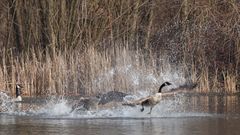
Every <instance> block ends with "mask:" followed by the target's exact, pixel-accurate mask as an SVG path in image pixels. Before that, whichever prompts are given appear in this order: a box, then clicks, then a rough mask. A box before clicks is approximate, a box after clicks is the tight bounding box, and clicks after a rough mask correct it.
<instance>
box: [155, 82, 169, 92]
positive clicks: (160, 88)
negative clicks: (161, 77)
mask: <svg viewBox="0 0 240 135" xmlns="http://www.w3.org/2000/svg"><path fill="white" fill-rule="evenodd" d="M169 85H172V84H171V83H170V82H164V83H163V84H162V85H161V86H160V87H159V90H158V93H161V92H162V88H163V87H165V86H169Z"/></svg>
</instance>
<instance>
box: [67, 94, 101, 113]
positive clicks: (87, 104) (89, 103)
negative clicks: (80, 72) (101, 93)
mask: <svg viewBox="0 0 240 135" xmlns="http://www.w3.org/2000/svg"><path fill="white" fill-rule="evenodd" d="M74 102H75V103H73V106H72V110H71V111H70V113H72V112H73V111H78V110H82V111H85V110H90V109H97V108H98V102H99V99H98V98H96V97H81V98H80V99H79V100H76V101H74Z"/></svg>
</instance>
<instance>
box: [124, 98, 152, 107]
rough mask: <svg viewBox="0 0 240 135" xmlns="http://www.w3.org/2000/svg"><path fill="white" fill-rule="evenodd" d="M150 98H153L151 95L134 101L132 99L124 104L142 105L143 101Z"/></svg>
mask: <svg viewBox="0 0 240 135" xmlns="http://www.w3.org/2000/svg"><path fill="white" fill-rule="evenodd" d="M149 98H151V96H148V97H144V98H140V99H138V100H134V101H130V102H125V103H123V104H122V105H128V106H136V105H141V104H142V103H143V102H147V101H148V99H149Z"/></svg>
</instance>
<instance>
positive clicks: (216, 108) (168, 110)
mask: <svg viewBox="0 0 240 135" xmlns="http://www.w3.org/2000/svg"><path fill="white" fill-rule="evenodd" d="M179 99H181V101H178V100H179ZM239 99H240V98H239V97H237V96H227V97H226V96H212V97H211V96H195V97H184V98H183V97H180V98H176V99H173V100H174V102H169V101H164V102H162V103H160V105H158V106H157V107H156V108H154V109H153V114H152V115H147V114H146V113H147V112H143V113H141V112H140V111H139V107H138V108H137V109H132V108H121V109H120V110H117V109H116V110H104V111H97V112H95V113H93V114H91V115H89V114H88V113H87V114H85V116H90V117H83V115H82V114H78V115H69V114H64V115H62V114H60V115H59V114H58V113H57V112H59V111H61V110H64V109H63V107H64V105H65V104H56V105H55V106H50V107H49V110H48V111H47V112H50V113H51V114H52V113H56V114H55V115H51V116H48V115H44V114H41V115H39V114H37V113H36V114H34V113H33V114H30V115H29V114H26V113H0V135H35V134H36V135H58V134H60V135H68V134H74V135H240V113H239V112H240V102H239V101H240V100H239ZM56 108H58V109H59V110H58V109H57V110H55V111H50V110H54V109H56ZM46 110H47V109H46ZM134 111H135V112H134ZM106 112H107V113H106ZM113 114H116V115H113ZM95 115H96V116H97V117H95Z"/></svg>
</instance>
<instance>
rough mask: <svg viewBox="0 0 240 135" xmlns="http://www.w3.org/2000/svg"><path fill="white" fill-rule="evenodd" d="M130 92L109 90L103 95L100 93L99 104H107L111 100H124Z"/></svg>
mask: <svg viewBox="0 0 240 135" xmlns="http://www.w3.org/2000/svg"><path fill="white" fill-rule="evenodd" d="M127 95H128V94H126V93H123V92H120V91H109V92H107V93H105V94H103V95H100V96H98V97H100V101H99V103H98V104H99V105H105V104H107V103H109V102H113V101H114V102H122V101H123V100H124V97H125V96H127Z"/></svg>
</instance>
